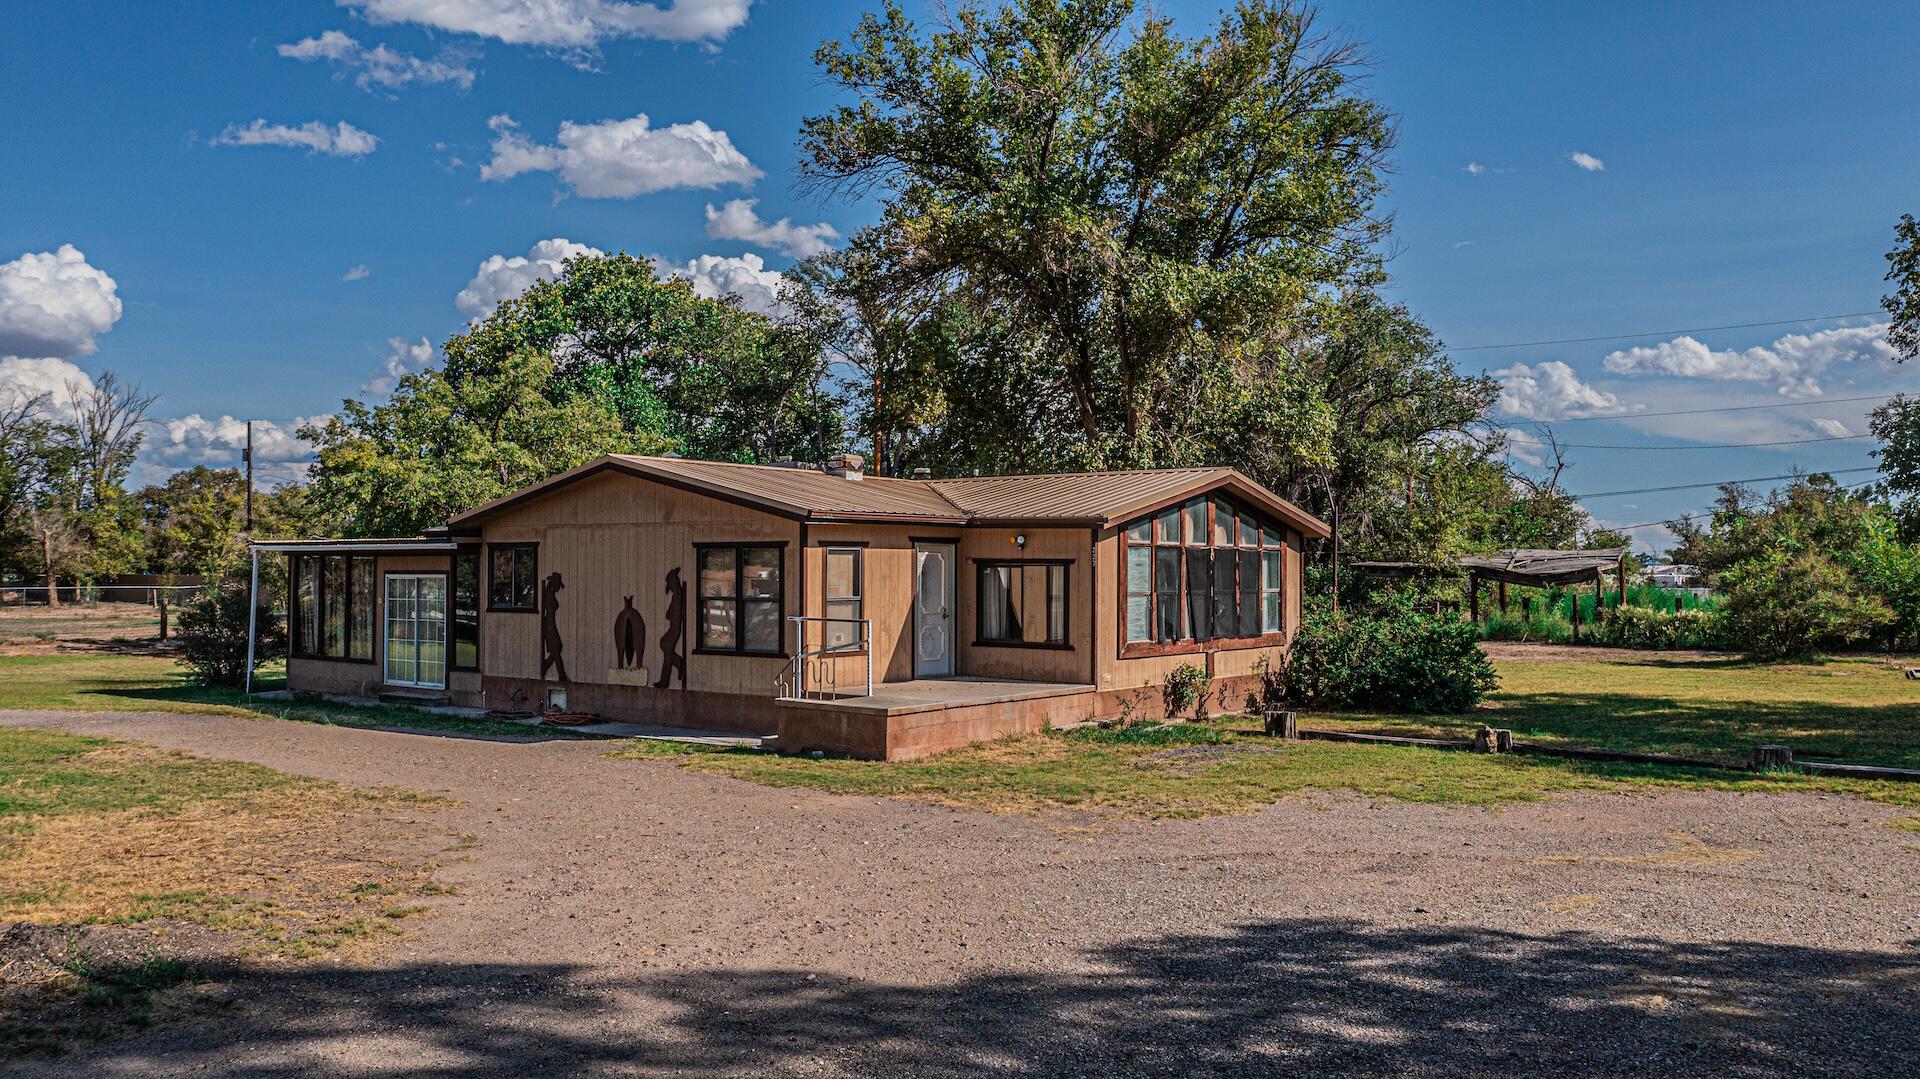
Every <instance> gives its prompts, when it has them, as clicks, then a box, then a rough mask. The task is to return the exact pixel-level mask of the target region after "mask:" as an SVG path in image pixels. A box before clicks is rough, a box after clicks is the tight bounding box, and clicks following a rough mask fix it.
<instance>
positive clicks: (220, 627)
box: [180, 587, 286, 686]
mask: <svg viewBox="0 0 1920 1079" xmlns="http://www.w3.org/2000/svg"><path fill="white" fill-rule="evenodd" d="M285 648H286V632H285V630H284V629H282V628H281V626H280V623H279V622H278V621H277V620H276V619H272V618H265V619H262V620H261V622H260V646H259V649H258V654H257V657H256V658H262V659H264V658H266V657H268V656H274V655H278V654H280V653H281V652H282V651H284V650H285ZM180 661H181V662H182V663H184V664H186V666H187V670H189V671H191V672H193V677H194V680H195V681H198V682H200V683H201V684H202V685H208V686H240V685H244V684H245V683H246V679H247V590H246V589H244V588H233V587H222V588H212V589H209V590H207V591H205V592H202V593H201V594H200V595H198V596H196V597H194V598H193V599H192V600H191V601H189V602H188V603H187V605H186V607H185V608H183V609H182V610H181V612H180Z"/></svg>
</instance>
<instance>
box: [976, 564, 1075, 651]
mask: <svg viewBox="0 0 1920 1079" xmlns="http://www.w3.org/2000/svg"><path fill="white" fill-rule="evenodd" d="M978 566H979V573H980V579H979V588H978V595H979V612H980V620H979V625H978V627H976V634H975V636H976V638H977V640H978V642H979V643H981V644H1018V645H1028V646H1031V647H1036V648H1040V647H1052V648H1065V647H1067V566H1068V563H1065V562H980V563H978Z"/></svg>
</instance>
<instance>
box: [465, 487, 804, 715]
mask: <svg viewBox="0 0 1920 1079" xmlns="http://www.w3.org/2000/svg"><path fill="white" fill-rule="evenodd" d="M483 538H484V539H485V540H486V542H487V543H489V544H494V543H537V544H539V545H540V551H539V566H538V573H537V576H538V578H539V580H540V581H542V582H544V581H545V580H546V578H547V576H548V575H549V574H552V573H555V572H558V573H559V574H560V576H561V580H562V582H563V584H564V587H563V588H562V589H561V591H560V594H559V606H558V613H557V616H556V619H555V622H556V626H557V627H558V629H559V631H560V639H561V643H562V646H563V648H562V658H563V659H564V661H565V663H566V667H567V675H568V677H569V679H570V680H572V681H575V682H585V683H600V684H608V683H611V682H613V680H614V678H615V677H618V675H616V674H614V668H615V660H616V657H615V653H614V620H615V619H616V618H617V617H618V616H619V614H620V612H621V610H622V608H623V607H624V603H625V600H626V598H627V597H632V599H633V606H634V609H635V610H636V611H638V612H639V613H640V617H641V618H642V619H643V620H644V621H645V623H646V633H645V634H644V647H643V648H642V649H641V651H640V657H639V662H640V665H641V666H642V667H644V668H645V669H646V680H647V682H648V684H649V685H651V682H652V681H653V680H654V679H656V678H658V677H659V675H660V672H661V670H662V655H663V652H662V649H661V638H662V637H663V636H664V635H665V634H666V631H667V619H666V613H667V590H666V578H667V574H668V572H669V571H671V570H675V569H677V570H679V571H680V577H681V580H682V581H684V582H685V584H686V589H687V615H686V626H685V639H684V641H683V647H684V649H685V653H686V657H687V682H686V688H688V689H695V690H706V691H709V692H717V693H742V694H757V695H762V696H767V697H771V696H773V690H774V681H775V679H776V677H777V676H778V675H779V672H780V669H781V667H782V666H783V665H784V663H785V661H784V660H783V659H778V658H771V657H758V656H723V655H703V654H700V653H699V652H698V651H697V648H698V645H699V617H700V615H699V612H700V595H699V592H700V582H699V568H698V565H697V562H696V557H695V552H694V546H693V545H694V544H695V543H767V544H776V545H777V544H781V543H784V544H785V545H786V547H785V550H784V554H783V556H782V566H781V574H782V581H781V585H782V589H783V592H784V595H785V601H786V605H787V610H788V611H789V612H796V611H798V609H799V592H798V583H797V582H798V570H799V567H798V564H797V559H798V543H799V525H798V524H797V523H796V522H794V521H791V520H788V519H786V518H782V517H777V516H774V515H772V514H768V513H763V512H761V511H759V510H755V509H751V508H749V507H745V506H740V505H736V504H734V503H732V502H727V501H723V500H721V499H718V498H713V497H710V496H707V495H702V494H696V493H693V492H689V491H683V490H680V489H678V488H675V487H669V486H667V485H665V484H660V483H655V482H653V481H651V480H646V479H641V478H639V477H635V476H628V475H620V474H614V473H604V474H601V475H598V476H593V477H591V478H588V479H585V480H582V481H580V482H579V483H576V484H573V485H571V486H568V487H563V488H561V489H559V490H557V491H555V492H554V493H552V494H549V495H546V496H544V497H542V498H538V499H535V500H534V501H531V502H528V503H526V504H524V505H522V506H518V507H515V508H514V509H512V510H510V511H508V512H506V513H504V514H502V515H501V516H499V517H498V518H495V519H494V520H492V521H489V522H487V524H486V525H485V528H484V536H483ZM482 578H483V581H482V585H483V587H484V586H485V578H486V572H485V570H484V569H483V572H482ZM483 607H484V604H483ZM786 643H787V637H786V632H785V627H784V626H783V627H782V648H783V649H784V648H785V645H786ZM480 649H481V656H482V660H481V666H482V669H483V670H484V671H485V672H486V673H487V674H488V675H489V676H495V677H501V678H526V679H538V678H540V676H541V675H540V615H539V614H537V613H522V612H515V611H484V612H483V613H482V614H481V627H480ZM547 677H548V680H549V681H554V680H556V678H557V672H549V673H548V676H547ZM679 685H680V683H679V680H678V679H677V678H676V679H675V680H674V683H673V686H672V688H670V689H667V690H658V691H653V692H662V693H665V692H677V691H678V689H679ZM538 703H539V702H533V704H532V705H529V706H537V704H538Z"/></svg>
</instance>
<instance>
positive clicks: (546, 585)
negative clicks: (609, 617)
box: [540, 570, 569, 682]
mask: <svg viewBox="0 0 1920 1079" xmlns="http://www.w3.org/2000/svg"><path fill="white" fill-rule="evenodd" d="M565 587H566V584H565V583H564V582H563V581H561V580H560V574H559V571H557V570H556V571H555V572H553V573H550V574H548V575H547V579H546V581H545V582H543V583H542V584H541V586H540V677H541V678H545V677H546V676H547V672H548V671H549V670H554V669H558V672H559V675H560V681H562V682H565V681H568V680H569V679H568V678H567V661H566V660H564V659H562V658H561V657H560V652H561V648H562V645H561V643H560V623H559V621H558V619H557V617H556V616H557V615H558V614H559V611H560V590H561V589H562V588H565Z"/></svg>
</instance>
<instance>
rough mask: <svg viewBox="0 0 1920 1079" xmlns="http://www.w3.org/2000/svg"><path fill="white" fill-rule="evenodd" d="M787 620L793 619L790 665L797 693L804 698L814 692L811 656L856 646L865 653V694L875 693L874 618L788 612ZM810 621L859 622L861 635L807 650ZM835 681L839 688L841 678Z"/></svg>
mask: <svg viewBox="0 0 1920 1079" xmlns="http://www.w3.org/2000/svg"><path fill="white" fill-rule="evenodd" d="M787 621H789V622H792V623H793V652H792V654H791V657H790V659H789V666H790V667H791V669H792V670H793V696H795V697H803V698H804V697H806V696H807V695H808V694H809V693H810V692H811V691H810V690H809V689H808V682H809V679H808V678H807V660H809V659H815V658H818V657H827V656H839V655H841V654H843V653H847V652H851V651H853V650H854V649H856V648H857V649H859V650H860V652H861V653H863V654H864V655H865V657H866V667H867V674H866V686H865V688H864V689H863V690H862V691H861V693H860V695H861V696H862V697H871V696H873V619H871V618H823V617H821V616H819V615H809V614H790V615H788V616H787ZM808 622H819V623H821V624H822V625H825V624H827V623H836V622H837V623H840V624H842V625H856V626H859V627H860V638H859V640H857V641H855V642H854V643H853V644H851V645H844V644H843V645H839V646H838V647H834V648H828V647H826V645H825V644H822V645H821V646H820V647H819V648H818V649H816V650H814V651H811V652H809V651H807V623H808ZM783 673H784V672H783ZM833 685H834V686H835V688H836V689H837V688H838V682H837V681H836V682H834V683H833ZM835 695H836V696H837V695H838V694H837V693H836V694H835Z"/></svg>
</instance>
